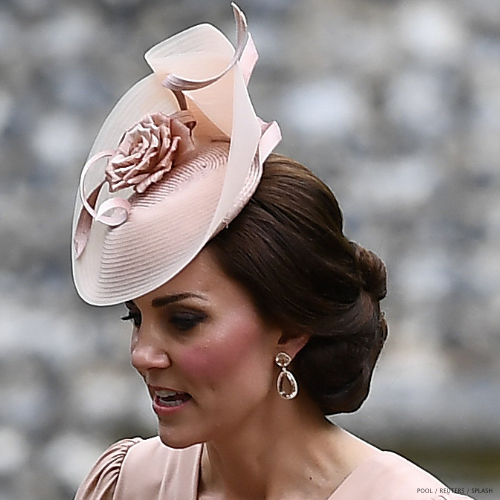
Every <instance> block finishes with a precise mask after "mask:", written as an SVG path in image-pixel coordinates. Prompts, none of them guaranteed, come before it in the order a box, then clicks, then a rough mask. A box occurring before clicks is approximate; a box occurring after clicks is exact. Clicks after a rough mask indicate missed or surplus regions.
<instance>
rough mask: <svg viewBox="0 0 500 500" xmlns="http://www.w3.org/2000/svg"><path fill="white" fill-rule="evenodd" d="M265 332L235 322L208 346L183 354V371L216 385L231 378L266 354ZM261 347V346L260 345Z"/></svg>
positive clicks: (206, 344)
mask: <svg viewBox="0 0 500 500" xmlns="http://www.w3.org/2000/svg"><path fill="white" fill-rule="evenodd" d="M259 335H261V332H260V331H258V329H257V328H256V327H255V325H254V324H250V325H249V323H248V321H243V320H240V321H233V322H231V325H230V327H228V328H220V329H219V332H218V335H217V336H216V337H212V338H211V339H210V341H208V342H206V343H205V344H204V345H200V346H196V347H193V348H192V349H189V350H186V351H184V352H183V353H182V358H181V359H179V362H180V363H182V367H183V369H184V370H185V371H186V373H189V374H190V375H192V376H193V377H194V378H196V379H199V380H205V381H207V382H216V381H217V380H220V379H222V378H227V377H228V376H230V375H231V374H232V373H234V372H235V371H236V370H238V368H239V367H241V366H242V365H243V364H246V363H247V362H248V360H249V358H251V357H252V353H254V354H255V352H258V353H259V355H260V354H261V353H262V350H261V349H260V346H261V342H262V339H260V342H259V341H258V340H259ZM258 344H259V345H258Z"/></svg>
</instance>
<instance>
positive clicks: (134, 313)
mask: <svg viewBox="0 0 500 500" xmlns="http://www.w3.org/2000/svg"><path fill="white" fill-rule="evenodd" d="M125 306H126V307H127V309H128V314H127V315H126V316H123V317H122V318H121V319H122V320H123V321H132V323H133V325H134V327H135V328H139V327H140V326H141V321H142V315H141V311H139V309H138V308H137V306H136V305H135V304H133V303H132V302H126V303H125Z"/></svg>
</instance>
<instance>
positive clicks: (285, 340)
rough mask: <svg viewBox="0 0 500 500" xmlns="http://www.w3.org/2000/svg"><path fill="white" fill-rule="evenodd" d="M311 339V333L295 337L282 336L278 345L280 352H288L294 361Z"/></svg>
mask: <svg viewBox="0 0 500 500" xmlns="http://www.w3.org/2000/svg"><path fill="white" fill-rule="evenodd" d="M310 337H311V335H310V334H309V333H303V334H300V335H297V336H295V337H289V336H285V335H282V336H281V338H280V339H279V342H278V345H277V348H278V352H279V351H283V352H286V353H287V354H288V355H289V356H290V357H291V358H292V359H294V358H295V356H296V355H297V353H298V352H299V351H300V350H301V349H302V348H303V347H304V346H305V345H306V344H307V342H308V341H309V338H310Z"/></svg>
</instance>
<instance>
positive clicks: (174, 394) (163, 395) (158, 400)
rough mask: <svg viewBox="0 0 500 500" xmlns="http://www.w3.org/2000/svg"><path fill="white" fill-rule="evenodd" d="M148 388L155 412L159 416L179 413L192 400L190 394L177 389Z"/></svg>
mask: <svg viewBox="0 0 500 500" xmlns="http://www.w3.org/2000/svg"><path fill="white" fill-rule="evenodd" d="M148 388H149V392H150V394H151V397H152V399H153V410H154V412H155V413H156V414H157V415H158V416H162V415H172V414H174V413H178V412H179V411H181V410H183V409H184V408H185V406H186V404H188V403H189V401H191V399H192V397H191V395H190V394H188V393H187V392H183V391H178V390H177V389H170V388H165V387H155V386H148Z"/></svg>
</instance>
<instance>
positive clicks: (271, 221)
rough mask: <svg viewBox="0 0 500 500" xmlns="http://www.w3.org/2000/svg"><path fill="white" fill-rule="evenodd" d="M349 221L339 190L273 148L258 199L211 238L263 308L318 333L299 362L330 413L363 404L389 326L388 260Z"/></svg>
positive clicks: (304, 382)
mask: <svg viewBox="0 0 500 500" xmlns="http://www.w3.org/2000/svg"><path fill="white" fill-rule="evenodd" d="M342 226H343V218H342V213H341V211H340V208H339V205H338V203H337V200H336V199H335V196H334V195H333V193H332V192H331V190H330V189H329V188H328V187H327V186H326V185H325V184H324V183H323V182H322V181H321V180H320V179H318V178H317V177H316V176H315V175H314V174H313V173H312V172H311V171H309V170H308V169H307V168H306V167H304V166H303V165H301V164H300V163H298V162H295V161H294V160H291V159H289V158H286V157H284V156H279V155H275V154H273V155H271V156H270V157H269V158H268V159H267V161H266V162H265V164H264V174H263V177H262V181H261V183H260V184H259V187H258V188H257V191H256V192H255V194H254V195H253V197H252V198H251V200H250V202H249V203H248V204H247V205H246V206H245V208H244V209H243V210H242V212H241V213H240V214H239V215H238V217H236V219H235V220H234V221H233V222H232V223H231V224H230V225H229V227H228V228H227V229H225V230H223V231H221V232H220V233H219V234H218V235H217V236H216V237H215V238H214V239H213V240H212V241H211V242H210V244H209V247H210V248H211V249H212V250H213V251H214V254H215V256H216V258H217V260H218V262H219V263H220V265H221V266H222V268H223V269H224V271H225V272H226V273H227V274H228V276H230V277H232V278H233V279H235V280H237V281H238V282H239V283H241V284H242V285H243V286H244V287H245V288H246V289H247V290H248V292H249V293H250V295H251V297H252V298H253V300H254V302H255V304H256V306H257V308H258V309H259V311H260V312H261V314H262V315H263V317H265V318H266V319H267V320H269V321H273V322H276V323H277V324H279V325H281V326H282V327H283V329H284V331H285V332H286V334H287V335H290V336H295V335H298V334H301V333H303V332H307V333H309V334H310V335H311V337H310V339H309V341H308V342H307V344H306V345H305V346H304V348H302V350H301V351H300V352H299V353H298V354H297V356H296V357H295V359H294V362H293V371H294V373H295V375H296V377H297V379H298V381H299V384H300V386H301V387H302V388H304V389H305V390H306V391H307V392H308V394H309V395H310V396H311V397H312V398H313V399H314V400H315V401H316V402H317V403H318V404H319V406H320V408H321V409H322V411H323V413H324V414H333V413H341V412H351V411H354V410H356V409H358V408H359V406H360V405H361V403H362V402H363V401H364V399H365V398H366V396H367V395H368V390H369V385H370V380H371V374H372V371H373V368H374V366H375V362H376V360H377V357H378V355H379V353H380V350H381V348H382V346H383V343H384V340H385V338H386V336H387V324H386V322H385V319H384V315H383V313H381V311H380V305H379V301H380V300H381V299H382V298H384V297H385V294H386V270H385V266H384V264H383V262H382V261H381V260H380V259H379V258H378V257H377V256H376V255H375V254H374V253H373V252H371V251H369V250H366V249H364V248H363V247H361V246H359V245H358V244H356V243H354V242H350V241H349V240H348V239H347V238H346V237H345V236H344V234H343V231H342Z"/></svg>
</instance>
